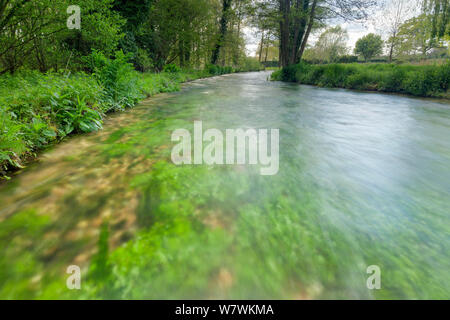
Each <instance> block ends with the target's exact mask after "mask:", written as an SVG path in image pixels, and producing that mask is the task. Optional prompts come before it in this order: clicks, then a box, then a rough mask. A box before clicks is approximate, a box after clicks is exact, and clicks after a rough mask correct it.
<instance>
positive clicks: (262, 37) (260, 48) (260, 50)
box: [259, 30, 264, 62]
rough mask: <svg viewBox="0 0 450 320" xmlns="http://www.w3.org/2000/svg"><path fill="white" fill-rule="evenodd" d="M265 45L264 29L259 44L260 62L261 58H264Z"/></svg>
mask: <svg viewBox="0 0 450 320" xmlns="http://www.w3.org/2000/svg"><path fill="white" fill-rule="evenodd" d="M263 46H264V30H263V31H262V35H261V45H260V46H259V62H261V60H262V52H263Z"/></svg>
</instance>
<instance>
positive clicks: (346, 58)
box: [337, 55, 358, 63]
mask: <svg viewBox="0 0 450 320" xmlns="http://www.w3.org/2000/svg"><path fill="white" fill-rule="evenodd" d="M337 62H338V63H355V62H358V56H351V55H344V56H341V57H339V58H338V59H337Z"/></svg>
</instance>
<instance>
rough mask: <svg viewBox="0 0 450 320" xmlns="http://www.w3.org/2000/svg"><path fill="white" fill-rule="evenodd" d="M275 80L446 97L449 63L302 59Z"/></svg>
mask: <svg viewBox="0 0 450 320" xmlns="http://www.w3.org/2000/svg"><path fill="white" fill-rule="evenodd" d="M272 80H282V81H289V82H299V83H303V84H312V85H319V86H326V87H341V88H348V89H358V90H377V91H384V92H401V93H408V94H412V95H415V96H423V97H445V96H448V93H447V91H448V89H449V81H450V63H447V64H445V65H442V66H416V65H396V64H357V63H353V64H327V65H312V64H308V63H305V62H302V63H300V64H298V65H292V66H289V67H286V68H283V69H282V70H280V71H278V72H274V73H273V74H272Z"/></svg>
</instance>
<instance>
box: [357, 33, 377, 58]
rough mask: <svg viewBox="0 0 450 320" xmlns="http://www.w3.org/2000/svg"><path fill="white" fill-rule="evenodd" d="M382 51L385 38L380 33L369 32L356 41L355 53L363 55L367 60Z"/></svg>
mask: <svg viewBox="0 0 450 320" xmlns="http://www.w3.org/2000/svg"><path fill="white" fill-rule="evenodd" d="M382 53H383V40H382V39H381V36H379V35H376V34H373V33H369V34H368V35H365V36H364V37H362V38H360V39H358V41H356V44H355V54H359V55H361V56H362V57H363V58H364V60H366V61H367V60H369V59H371V58H373V57H375V56H378V55H381V54H382Z"/></svg>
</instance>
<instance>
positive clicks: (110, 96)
mask: <svg viewBox="0 0 450 320" xmlns="http://www.w3.org/2000/svg"><path fill="white" fill-rule="evenodd" d="M129 59H130V56H129V55H125V54H124V53H123V52H122V51H117V52H116V53H115V58H114V59H109V58H107V57H106V56H105V55H104V54H103V53H101V52H99V51H97V50H93V52H92V53H91V55H90V56H89V57H87V58H86V59H85V61H86V63H87V65H88V66H89V68H90V69H91V70H92V72H93V75H94V77H95V78H96V79H97V81H98V83H99V84H100V85H101V86H102V87H103V88H104V97H103V101H104V104H103V106H102V111H103V112H108V111H111V110H123V109H124V108H126V107H132V106H134V105H135V104H136V103H137V101H138V100H139V99H140V98H142V96H141V92H140V89H139V84H138V79H139V78H138V75H137V73H136V72H135V71H134V68H133V65H132V64H131V63H129V62H128V60H129Z"/></svg>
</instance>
